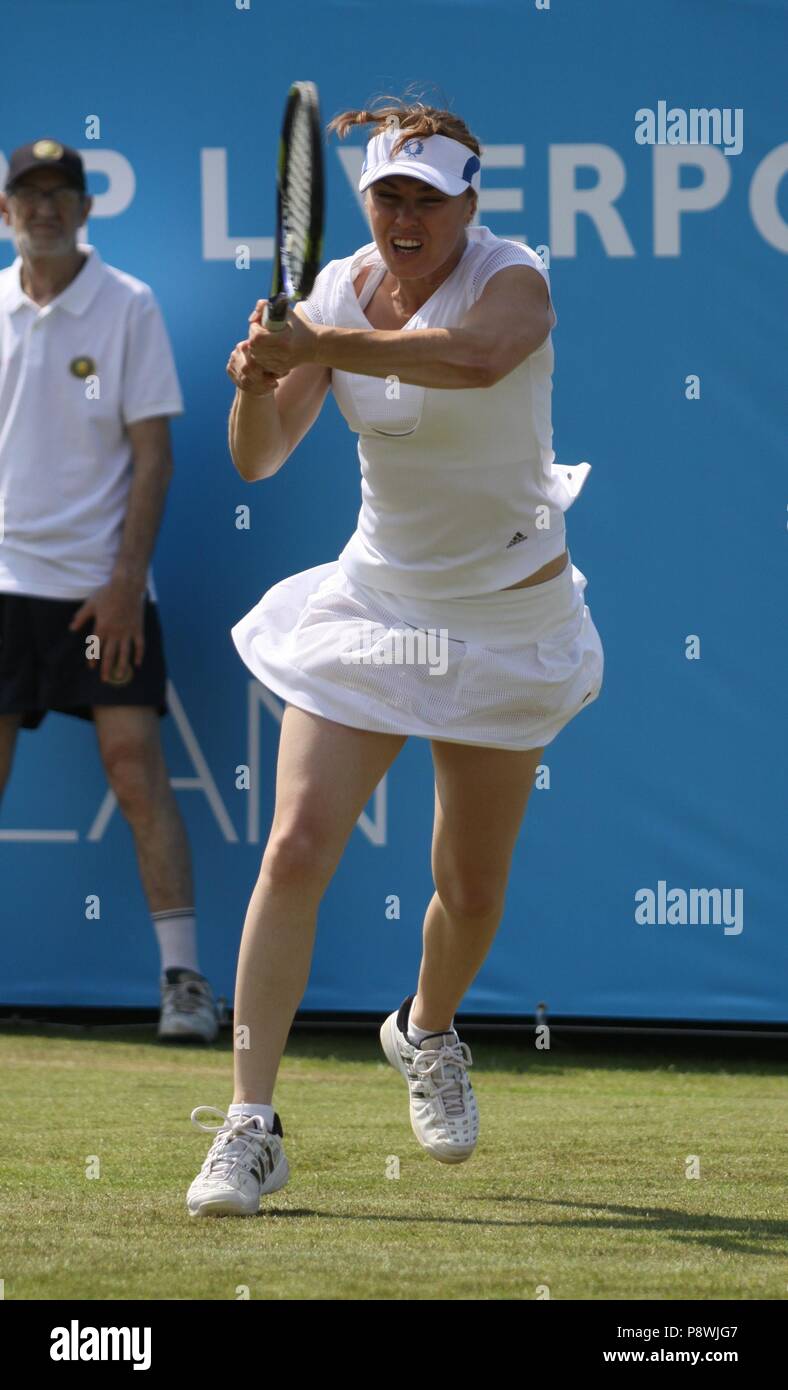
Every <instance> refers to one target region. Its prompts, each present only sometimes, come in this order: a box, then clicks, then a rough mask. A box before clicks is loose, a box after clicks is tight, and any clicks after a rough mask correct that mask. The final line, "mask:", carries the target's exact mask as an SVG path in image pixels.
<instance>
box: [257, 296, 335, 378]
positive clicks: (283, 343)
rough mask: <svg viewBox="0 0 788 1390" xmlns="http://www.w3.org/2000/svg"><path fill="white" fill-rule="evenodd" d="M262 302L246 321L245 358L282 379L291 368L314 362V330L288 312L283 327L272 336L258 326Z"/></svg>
mask: <svg viewBox="0 0 788 1390" xmlns="http://www.w3.org/2000/svg"><path fill="white" fill-rule="evenodd" d="M264 306H265V301H264V300H259V301H258V303H257V305H256V307H255V308H254V309H253V311H252V313H251V315H250V317H249V338H248V343H249V349H248V352H249V357H250V358H251V360H252V361H253V362H255V363H256V364H257V365H258V366H259V367H264V368H265V370H266V371H267V372H273V373H274V374H275V375H276V376H284V375H285V373H286V372H289V371H292V369H293V367H300V366H301V365H302V363H304V362H312V361H314V354H315V349H316V345H317V339H318V332H317V329H316V328H315V327H314V326H313V325H312V324H311V323H308V322H307V321H306V320H304V319H302V318H301V317H300V315H299V314H296V313H294V312H293V310H292V309H288V311H287V318H286V320H285V327H284V328H283V329H282V330H281V331H280V332H278V333H272V332H271V331H270V329H268V328H264V327H263V324H262V315H263V309H264Z"/></svg>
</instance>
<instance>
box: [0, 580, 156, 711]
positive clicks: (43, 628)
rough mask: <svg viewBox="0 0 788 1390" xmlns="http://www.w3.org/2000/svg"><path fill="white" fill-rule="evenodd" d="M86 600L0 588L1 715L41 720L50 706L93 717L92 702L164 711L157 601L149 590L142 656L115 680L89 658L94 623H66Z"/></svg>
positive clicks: (50, 708)
mask: <svg viewBox="0 0 788 1390" xmlns="http://www.w3.org/2000/svg"><path fill="white" fill-rule="evenodd" d="M83 602H84V600H83V599H60V598H35V597H33V596H31V595H27V594H6V593H0V715H2V714H19V715H21V716H22V719H21V727H22V728H23V729H36V728H38V725H39V724H40V723H41V720H42V719H43V718H44V715H45V714H46V712H47V710H57V711H58V712H59V713H61V714H75V715H76V716H77V717H78V718H79V719H92V718H93V710H92V706H93V705H155V706H156V708H157V709H158V712H159V714H160V715H161V714H166V713H167V701H166V688H167V669H166V666H165V662H164V644H163V641H162V633H161V625H160V623H159V614H158V608H157V605H156V604H155V603H154V602H152V601H151V599H150V598H148V596H147V595H146V597H145V614H144V621H145V625H144V638H145V642H144V650H143V654H142V664H141V665H140V666H134V665H133V664H132V668H131V669H132V671H133V672H134V674H133V676H132V678H131V680H130V681H129V682H128V683H127V684H126V685H110V684H109V683H108V682H107V681H103V680H102V679H101V675H100V669H101V668H100V666H99V665H96V666H94V667H90V666H88V663H87V658H86V656H85V639H86V638H87V637H88V636H89V634H90V631H91V629H90V624H89V623H85V625H84V627H81V628H79V629H78V630H77V631H75V632H70V631H69V626H68V625H69V623H70V622H71V619H72V618H73V616H74V614H75V613H76V611H77V609H78V608H80V607H81V606H82V603H83ZM132 659H133V653H132Z"/></svg>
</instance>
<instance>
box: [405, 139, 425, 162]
mask: <svg viewBox="0 0 788 1390" xmlns="http://www.w3.org/2000/svg"><path fill="white" fill-rule="evenodd" d="M423 149H424V142H423V141H422V140H407V141H406V142H405V144H404V145H403V146H402V153H403V154H409V155H410V156H411V157H412V158H413V159H415V158H416V156H417V155H420V154H421V152H422V150H423Z"/></svg>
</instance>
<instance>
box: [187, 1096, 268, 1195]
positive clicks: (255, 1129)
mask: <svg viewBox="0 0 788 1390" xmlns="http://www.w3.org/2000/svg"><path fill="white" fill-rule="evenodd" d="M201 1111H206V1112H211V1113H212V1114H214V1115H219V1116H220V1118H221V1119H222V1120H223V1122H224V1123H223V1124H221V1125H204V1124H202V1123H201V1121H200V1120H198V1119H197V1116H198V1114H200V1112H201ZM191 1120H192V1124H193V1125H194V1126H195V1128H196V1129H204V1130H207V1132H208V1133H209V1134H215V1135H216V1138H215V1139H214V1141H213V1143H212V1144H211V1147H210V1149H209V1150H208V1154H207V1157H206V1159H205V1162H204V1163H203V1165H202V1168H201V1169H200V1171H199V1173H198V1174H197V1177H196V1178H195V1179H194V1182H193V1183H192V1185H191V1187H190V1188H189V1191H188V1192H187V1194H186V1205H187V1207H188V1208H189V1212H190V1214H191V1215H192V1216H254V1215H255V1214H256V1212H257V1211H259V1209H260V1198H261V1197H265V1196H266V1195H267V1194H268V1193H269V1192H277V1191H278V1190H279V1188H280V1187H284V1185H285V1183H286V1182H287V1180H288V1178H289V1177H290V1169H289V1167H288V1163H287V1158H286V1157H285V1149H284V1144H283V1143H282V1139H283V1137H284V1136H283V1134H282V1122H281V1120H280V1118H279V1116H278V1115H277V1114H276V1113H274V1127H273V1130H272V1131H269V1130H267V1129H266V1128H265V1125H264V1123H263V1120H262V1118H261V1116H260V1115H247V1116H245V1117H239V1116H233V1117H232V1118H230V1117H229V1116H227V1115H225V1113H224V1111H223V1110H219V1109H217V1107H216V1106H214V1105H198V1106H197V1107H196V1108H195V1109H194V1110H192V1114H191Z"/></svg>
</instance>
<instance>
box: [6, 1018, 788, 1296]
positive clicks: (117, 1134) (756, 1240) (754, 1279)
mask: <svg viewBox="0 0 788 1390" xmlns="http://www.w3.org/2000/svg"><path fill="white" fill-rule="evenodd" d="M466 1036H467V1035H466ZM470 1045H471V1050H472V1052H473V1056H474V1067H473V1069H472V1072H471V1076H472V1078H473V1081H474V1088H475V1090H476V1094H477V1098H478V1100H479V1106H480V1114H481V1137H480V1140H479V1146H478V1148H477V1150H476V1153H475V1154H474V1156H473V1158H472V1159H471V1160H470V1161H469V1162H467V1163H464V1164H460V1165H457V1166H456V1167H450V1166H448V1165H444V1164H440V1163H437V1162H435V1160H434V1159H432V1158H430V1156H429V1155H428V1154H426V1153H424V1152H423V1150H422V1149H421V1148H420V1147H419V1146H418V1144H417V1142H416V1139H415V1138H414V1136H413V1134H412V1132H411V1129H410V1122H409V1118H408V1097H407V1089H406V1086H405V1082H404V1080H403V1079H402V1078H401V1077H399V1076H398V1075H397V1074H395V1073H394V1072H393V1071H392V1070H391V1068H390V1067H389V1066H388V1065H387V1064H386V1063H385V1062H384V1060H383V1058H382V1054H381V1052H380V1050H379V1045H378V1043H377V1040H376V1039H375V1038H374V1037H371V1036H360V1037H354V1036H348V1035H346V1034H345V1035H342V1034H335V1035H331V1034H329V1033H325V1034H323V1033H320V1034H316V1033H300V1032H298V1033H295V1034H294V1035H293V1036H292V1037H291V1039H290V1043H289V1045H288V1049H287V1052H286V1054H285V1057H284V1059H283V1062H282V1067H281V1070H280V1074H279V1082H278V1086H277V1092H276V1106H277V1109H278V1110H279V1111H280V1113H281V1115H282V1122H283V1125H284V1131H285V1144H286V1149H287V1155H288V1159H289V1162H290V1167H291V1178H290V1182H289V1184H288V1186H287V1187H285V1188H284V1189H282V1191H280V1192H277V1193H274V1194H273V1196H272V1197H269V1198H266V1199H264V1203H265V1209H264V1213H261V1215H260V1216H259V1217H253V1218H246V1219H234V1218H227V1219H224V1220H211V1221H207V1220H205V1221H195V1220H193V1219H192V1218H190V1217H189V1215H188V1213H187V1211H186V1207H185V1194H186V1189H187V1187H188V1185H189V1183H190V1182H191V1180H192V1178H193V1177H194V1176H195V1174H196V1172H197V1170H198V1168H199V1167H200V1164H201V1163H202V1160H203V1158H204V1156H205V1153H206V1152H207V1148H208V1145H209V1143H210V1136H209V1135H207V1134H201V1133H198V1131H196V1130H195V1129H193V1128H192V1127H191V1126H190V1124H189V1114H190V1112H191V1110H192V1108H193V1107H194V1106H195V1105H201V1104H210V1105H218V1106H220V1107H221V1108H223V1109H224V1108H226V1104H227V1102H228V1101H229V1099H230V1078H231V1064H232V1057H231V1048H230V1042H229V1037H228V1039H227V1040H226V1041H224V1042H223V1043H222V1044H221V1045H220V1046H218V1047H216V1048H212V1049H207V1050H202V1049H198V1048H191V1047H190V1048H186V1049H182V1048H173V1047H162V1046H161V1045H160V1044H157V1043H156V1042H155V1040H154V1036H153V1028H146V1027H139V1028H128V1027H126V1028H93V1029H91V1030H87V1029H79V1028H72V1027H66V1026H46V1025H29V1024H28V1025H17V1024H5V1025H2V1027H0V1071H2V1075H3V1093H4V1096H3V1099H4V1104H3V1118H4V1124H3V1126H2V1131H1V1132H2V1144H1V1147H0V1155H1V1156H2V1167H1V1168H0V1182H1V1183H2V1207H3V1212H4V1216H3V1220H2V1234H1V1235H0V1278H3V1279H4V1280H5V1297H6V1299H12V1300H13V1299H64V1298H75V1299H136V1298H140V1299H234V1298H237V1297H239V1294H238V1292H237V1290H238V1288H239V1286H247V1287H248V1289H249V1297H250V1298H252V1299H354V1300H355V1299H386V1300H388V1299H408V1300H411V1299H428V1300H431V1299H501V1298H504V1299H534V1298H535V1297H537V1288H538V1286H540V1285H547V1286H548V1287H549V1291H550V1297H551V1298H553V1299H628V1298H635V1299H707V1298H717V1299H782V1298H785V1297H786V1292H787V1291H788V1228H787V1226H786V1221H785V1217H786V1188H785V1174H786V1169H787V1168H788V1165H787V1164H786V1147H787V1145H786V1132H787V1131H788V1124H786V1118H787V1115H786V1111H787V1110H788V1099H787V1097H786V1085H785V1080H784V1066H783V1064H782V1063H780V1062H779V1061H776V1060H773V1059H772V1060H768V1059H767V1060H753V1059H752V1058H747V1057H742V1056H739V1055H736V1056H735V1057H734V1058H733V1059H731V1058H729V1057H725V1058H724V1059H720V1058H717V1059H716V1060H709V1059H708V1058H706V1059H700V1060H693V1059H692V1058H688V1057H686V1056H681V1055H680V1054H677V1052H676V1051H675V1050H674V1051H673V1052H672V1053H663V1054H660V1053H655V1052H652V1053H650V1054H648V1055H646V1056H637V1055H635V1056H626V1057H625V1056H624V1055H623V1053H624V1048H625V1046H626V1045H625V1044H623V1043H622V1045H621V1051H620V1052H619V1053H618V1054H616V1053H612V1054H611V1053H609V1052H605V1051H604V1050H602V1049H597V1050H594V1051H589V1050H588V1046H587V1045H586V1046H585V1047H584V1048H577V1047H575V1048H573V1047H572V1046H571V1045H570V1044H567V1043H566V1042H562V1043H561V1044H560V1045H557V1044H554V1047H553V1050H552V1051H551V1052H549V1053H547V1052H535V1051H534V1050H533V1048H532V1047H531V1046H530V1043H529V1041H528V1039H527V1038H525V1039H518V1040H514V1039H511V1038H506V1039H503V1040H502V1039H501V1038H500V1037H495V1038H494V1039H493V1040H490V1039H489V1037H488V1038H487V1039H485V1040H481V1039H478V1040H474V1039H473V1036H472V1035H471V1039H470ZM693 1154H694V1155H698V1157H699V1159H700V1178H699V1179H688V1178H687V1177H686V1176H685V1160H686V1159H687V1157H688V1156H689V1155H693ZM91 1155H97V1156H98V1158H99V1160H100V1165H101V1167H100V1177H98V1178H93V1179H89V1178H87V1177H86V1176H85V1172H86V1166H87V1164H88V1162H89V1160H90V1156H91ZM392 1155H396V1157H397V1158H398V1159H399V1165H400V1171H399V1177H398V1178H388V1177H387V1176H386V1171H387V1162H388V1161H389V1159H390V1156H392Z"/></svg>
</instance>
